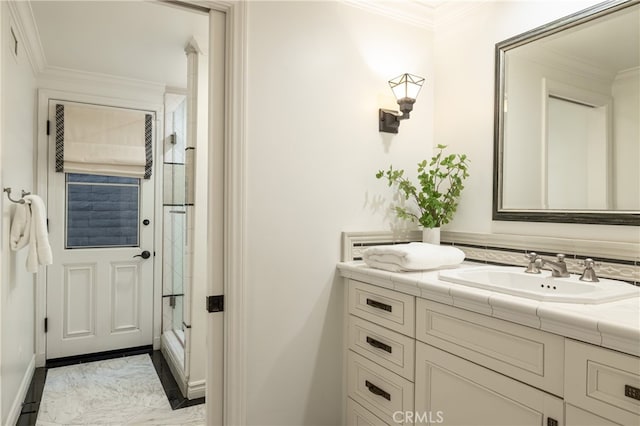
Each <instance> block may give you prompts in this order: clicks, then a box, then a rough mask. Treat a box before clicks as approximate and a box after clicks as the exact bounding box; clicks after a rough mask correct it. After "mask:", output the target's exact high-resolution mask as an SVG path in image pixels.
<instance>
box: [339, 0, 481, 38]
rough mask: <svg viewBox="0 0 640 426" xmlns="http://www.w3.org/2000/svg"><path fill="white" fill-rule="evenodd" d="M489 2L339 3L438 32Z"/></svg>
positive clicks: (355, 0) (345, 0) (353, 0)
mask: <svg viewBox="0 0 640 426" xmlns="http://www.w3.org/2000/svg"><path fill="white" fill-rule="evenodd" d="M490 1H492V0H462V1H454V0H396V1H391V0H342V3H344V4H347V5H349V6H352V7H355V8H358V9H361V10H366V11H368V12H371V13H375V14H377V15H382V16H386V17H387V18H391V19H394V20H396V21H400V22H403V23H405V24H410V25H414V26H417V27H421V28H425V29H428V30H432V31H438V30H441V29H444V28H446V27H447V26H449V25H452V24H454V23H455V21H456V20H458V19H461V18H462V17H464V16H466V15H468V14H470V13H471V12H473V11H474V10H475V9H477V8H479V7H482V6H483V5H484V4H486V3H488V2H490Z"/></svg>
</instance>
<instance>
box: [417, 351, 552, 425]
mask: <svg viewBox="0 0 640 426" xmlns="http://www.w3.org/2000/svg"><path fill="white" fill-rule="evenodd" d="M415 398H416V399H415V415H421V416H431V417H432V418H438V419H442V422H440V423H441V424H443V425H461V426H462V425H465V426H468V425H474V426H479V425H487V426H501V425H503V426H517V425H535V426H540V425H547V424H557V425H558V426H562V425H563V424H564V407H563V401H562V400H561V399H560V398H557V397H555V396H553V395H550V394H548V393H546V392H542V391H540V390H538V389H535V388H533V387H531V386H527V385H525V384H523V383H521V382H518V381H516V380H513V379H510V378H508V377H506V376H503V375H502V374H499V373H496V372H495V371H491V370H489V369H486V368H484V367H481V366H479V365H477V364H474V363H472V362H469V361H466V360H464V359H462V358H459V357H457V356H454V355H451V354H449V353H447V352H444V351H441V350H439V349H436V348H434V347H433V346H429V345H427V344H424V343H421V342H417V343H416V381H415ZM548 418H551V419H554V420H555V421H557V423H553V421H551V422H549V423H548Z"/></svg>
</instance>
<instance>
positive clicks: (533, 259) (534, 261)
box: [524, 251, 542, 274]
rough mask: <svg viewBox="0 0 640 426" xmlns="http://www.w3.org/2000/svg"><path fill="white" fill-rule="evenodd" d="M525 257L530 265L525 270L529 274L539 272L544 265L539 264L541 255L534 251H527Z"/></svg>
mask: <svg viewBox="0 0 640 426" xmlns="http://www.w3.org/2000/svg"><path fill="white" fill-rule="evenodd" d="M524 257H525V259H527V260H528V261H529V265H528V266H527V269H525V271H524V272H526V273H527V274H539V273H540V267H541V266H542V265H540V264H539V260H540V256H538V253H536V252H534V251H532V252H529V253H525V254H524Z"/></svg>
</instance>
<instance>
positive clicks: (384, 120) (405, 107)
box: [378, 74, 424, 133]
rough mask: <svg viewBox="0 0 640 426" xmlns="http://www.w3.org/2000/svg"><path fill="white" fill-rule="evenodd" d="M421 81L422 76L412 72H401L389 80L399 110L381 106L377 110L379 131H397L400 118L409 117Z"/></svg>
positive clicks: (422, 79) (422, 81)
mask: <svg viewBox="0 0 640 426" xmlns="http://www.w3.org/2000/svg"><path fill="white" fill-rule="evenodd" d="M423 83H424V78H422V77H418V76H417V75H413V74H402V75H400V76H398V77H396V78H394V79H391V80H389V86H391V90H393V94H394V95H395V96H396V99H397V100H398V105H400V112H398V111H393V110H390V109H382V108H381V109H380V110H379V126H378V130H379V131H381V132H385V133H398V127H400V120H406V119H407V118H409V114H410V113H411V110H413V104H414V103H415V102H416V98H417V97H418V93H419V92H420V89H421V88H422V84H423Z"/></svg>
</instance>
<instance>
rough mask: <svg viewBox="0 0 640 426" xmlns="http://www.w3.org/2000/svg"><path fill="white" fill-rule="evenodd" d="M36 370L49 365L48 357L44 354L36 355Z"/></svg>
mask: <svg viewBox="0 0 640 426" xmlns="http://www.w3.org/2000/svg"><path fill="white" fill-rule="evenodd" d="M35 356H36V368H37V367H44V366H45V364H46V363H47V355H46V354H45V353H44V352H43V353H41V354H36V355H35Z"/></svg>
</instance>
